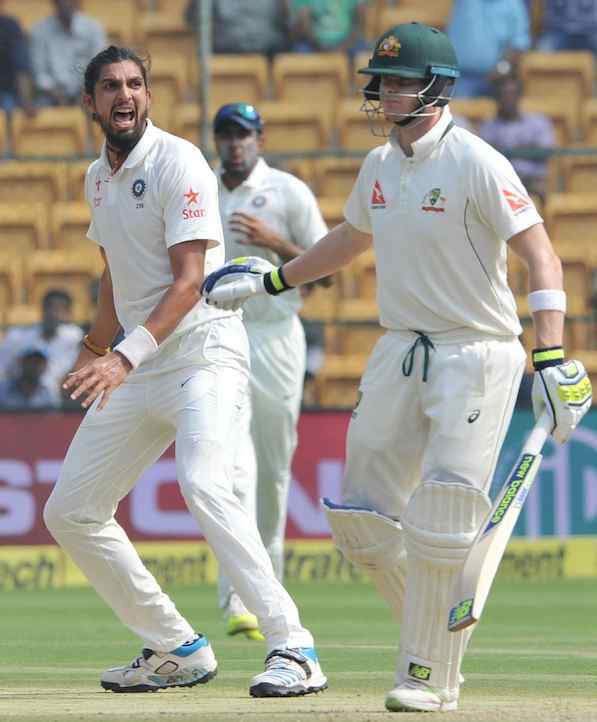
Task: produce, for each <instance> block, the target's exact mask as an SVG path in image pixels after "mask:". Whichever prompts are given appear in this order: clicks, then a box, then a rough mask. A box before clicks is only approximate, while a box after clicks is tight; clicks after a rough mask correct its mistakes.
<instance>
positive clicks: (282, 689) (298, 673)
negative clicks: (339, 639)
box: [249, 647, 328, 697]
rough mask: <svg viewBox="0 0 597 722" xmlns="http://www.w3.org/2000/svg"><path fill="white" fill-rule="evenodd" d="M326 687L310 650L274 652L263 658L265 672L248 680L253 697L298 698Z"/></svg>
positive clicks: (317, 663) (279, 650) (303, 648)
mask: <svg viewBox="0 0 597 722" xmlns="http://www.w3.org/2000/svg"><path fill="white" fill-rule="evenodd" d="M327 686H328V681H327V679H326V678H325V676H324V674H323V672H322V671H321V667H320V666H319V662H318V660H317V654H315V650H314V649H313V647H299V648H298V649H274V650H273V652H270V653H269V654H268V655H267V657H266V658H265V672H262V673H261V674H258V675H257V676H256V677H253V679H252V680H251V686H250V687H249V692H250V694H251V696H252V697H300V696H301V695H304V694H313V693H315V692H321V691H323V690H324V689H326V688H327Z"/></svg>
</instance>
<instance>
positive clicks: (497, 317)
mask: <svg viewBox="0 0 597 722" xmlns="http://www.w3.org/2000/svg"><path fill="white" fill-rule="evenodd" d="M413 151H414V153H413V156H412V157H411V158H408V157H407V156H406V155H405V154H404V152H403V151H402V149H401V148H400V146H399V145H398V142H397V140H396V139H395V138H394V137H390V139H389V141H388V142H387V143H386V144H385V145H383V146H380V147H378V148H375V149H374V150H372V151H371V152H370V153H369V155H368V156H367V158H366V159H365V161H364V163H363V165H362V167H361V170H360V172H359V176H358V178H357V180H356V182H355V185H354V187H353V190H352V192H351V195H350V197H349V199H348V201H347V203H346V207H345V209H344V212H345V216H346V220H347V221H348V222H349V223H350V224H351V225H353V226H354V227H355V228H357V229H358V230H360V231H363V232H365V233H371V234H372V235H373V244H374V248H375V254H376V266H377V267H376V271H377V301H378V305H379V310H380V322H381V325H382V326H384V327H386V328H389V329H394V330H405V329H411V330H418V331H423V332H427V333H440V334H441V333H446V334H447V335H449V336H450V337H451V338H454V337H455V336H457V335H458V333H459V332H460V331H461V330H462V331H463V332H465V333H464V334H463V335H466V331H468V332H469V333H470V330H471V329H472V330H473V331H479V332H482V333H488V334H492V335H498V336H511V335H519V334H520V333H521V327H520V322H519V320H518V316H517V313H516V303H515V301H514V297H513V295H512V292H511V291H510V289H509V287H508V284H507V268H506V254H507V241H508V240H509V239H510V238H512V236H514V235H515V234H517V233H520V232H521V231H523V230H525V229H527V228H529V227H530V226H533V225H535V224H537V223H542V222H543V221H542V218H541V216H540V215H539V214H538V213H537V210H536V208H535V206H534V204H533V202H532V201H531V199H530V198H529V197H528V195H527V192H526V190H525V188H524V186H523V184H522V183H521V181H520V179H519V178H518V176H517V175H516V172H515V171H514V169H513V168H512V166H511V164H510V163H509V161H508V160H507V159H506V158H505V157H504V156H502V155H501V154H500V153H498V152H497V151H496V150H495V149H494V148H492V147H491V146H490V145H488V144H487V143H485V142H484V141H483V140H481V139H480V138H478V137H477V136H475V135H473V134H472V133H469V132H468V131H467V130H464V129H463V128H459V127H457V126H454V125H453V124H452V116H451V114H450V111H449V109H448V108H447V107H446V108H444V110H443V113H442V116H441V118H440V120H439V121H438V123H437V124H436V125H435V126H434V127H433V128H432V129H431V130H430V131H429V132H428V133H426V134H425V135H424V136H423V137H422V138H420V139H419V140H418V141H416V142H415V143H414V144H413Z"/></svg>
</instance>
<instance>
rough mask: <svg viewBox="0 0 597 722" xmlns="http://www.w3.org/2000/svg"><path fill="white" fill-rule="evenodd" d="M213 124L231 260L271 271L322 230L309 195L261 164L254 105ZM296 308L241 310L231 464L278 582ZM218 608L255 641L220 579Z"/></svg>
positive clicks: (289, 296)
mask: <svg viewBox="0 0 597 722" xmlns="http://www.w3.org/2000/svg"><path fill="white" fill-rule="evenodd" d="M213 125H214V135H215V144H216V150H217V152H218V156H219V158H220V162H221V166H220V169H219V171H218V173H217V176H218V181H219V198H220V214H221V217H222V224H223V227H224V238H225V241H226V244H225V245H226V257H227V259H231V258H235V257H237V256H241V255H242V256H251V257H254V258H264V259H266V260H267V261H269V262H270V263H273V264H274V265H276V266H277V265H279V264H280V263H283V262H286V261H289V260H291V259H292V258H295V257H296V256H299V255H300V254H301V253H303V252H304V251H305V249H307V248H310V247H311V246H312V245H313V244H314V243H315V242H316V241H318V240H319V239H320V238H321V237H322V236H324V235H325V234H326V233H327V227H326V225H325V222H324V220H323V218H322V217H321V212H320V210H319V206H318V205H317V201H316V200H315V196H314V195H313V193H312V192H311V190H310V189H309V188H308V187H307V186H306V185H305V184H304V183H303V182H302V181H301V180H299V179H298V178H296V177H295V176H293V175H291V174H290V173H285V172H283V171H280V170H276V169H275V168H270V167H269V166H268V165H267V163H266V162H265V160H264V159H263V158H262V157H261V152H262V149H263V123H262V120H261V117H260V115H259V113H258V111H257V110H256V109H255V108H254V107H253V106H252V105H248V104H246V103H231V104H228V105H224V106H223V107H221V108H220V109H219V110H218V112H217V113H216V115H215V118H214V124H213ZM301 305H302V302H301V297H300V294H299V292H298V291H297V290H294V291H291V292H289V293H286V294H284V295H283V296H277V297H273V296H261V297H259V298H252V299H249V300H248V301H247V303H246V304H244V306H243V321H244V324H245V328H246V330H247V334H248V336H249V348H250V352H251V376H250V388H251V411H252V419H251V423H250V430H249V428H246V429H245V430H244V433H243V436H242V440H241V444H240V447H239V452H238V458H237V460H236V463H235V493H237V494H238V496H239V498H240V499H241V500H242V501H243V504H244V505H245V507H246V508H247V511H248V512H249V513H252V514H254V513H255V499H256V504H257V507H256V508H257V526H258V528H259V531H260V533H261V538H262V539H263V543H264V544H265V548H266V549H267V551H268V554H269V556H270V558H271V560H272V564H273V566H274V571H275V573H276V576H277V577H278V579H279V580H280V581H281V580H282V578H283V575H284V533H285V530H286V511H287V505H288V491H289V488H290V478H291V474H290V465H291V462H292V456H293V454H294V450H295V448H296V443H297V434H296V425H297V421H298V415H299V411H300V406H301V399H302V393H303V380H304V375H305V363H306V345H305V334H304V331H303V327H302V324H301V322H300V320H299V318H298V311H299V309H300V307H301ZM246 420H247V421H249V419H248V417H247V419H246ZM255 462H256V465H255ZM220 606H221V608H222V609H223V610H224V613H225V615H226V617H227V619H228V633H229V634H237V633H239V632H244V633H245V634H246V635H247V636H248V637H249V638H255V639H256V638H259V637H260V636H261V635H260V633H259V631H258V628H257V620H256V618H255V616H254V615H253V614H250V613H249V611H248V610H247V608H246V607H245V605H244V604H243V603H242V601H241V600H240V598H239V596H238V594H237V593H236V592H235V591H234V589H233V587H232V586H231V584H230V581H229V579H228V578H227V577H226V576H224V575H222V576H221V578H220Z"/></svg>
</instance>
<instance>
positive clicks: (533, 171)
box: [479, 113, 556, 178]
mask: <svg viewBox="0 0 597 722" xmlns="http://www.w3.org/2000/svg"><path fill="white" fill-rule="evenodd" d="M479 136H480V137H481V138H483V140H484V141H486V142H487V143H489V144H490V145H492V146H493V147H494V148H497V149H498V150H508V151H511V150H513V149H515V148H553V147H554V146H555V145H556V138H555V132H554V128H553V124H552V122H551V120H550V119H549V118H548V117H547V116H545V115H541V114H539V113H521V114H520V116H519V117H518V118H516V119H514V120H504V119H503V118H500V117H498V116H496V117H495V118H493V119H492V120H487V121H485V123H482V124H481V125H480V126H479ZM510 162H511V163H512V165H513V167H514V170H515V171H516V172H517V173H518V175H519V176H522V177H523V178H524V177H532V178H540V177H542V176H544V175H545V173H546V166H547V164H546V162H545V161H539V160H531V159H529V158H515V157H514V156H513V155H510Z"/></svg>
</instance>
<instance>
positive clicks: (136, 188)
mask: <svg viewBox="0 0 597 722" xmlns="http://www.w3.org/2000/svg"><path fill="white" fill-rule="evenodd" d="M145 188H146V185H145V181H144V180H143V178H137V180H136V181H135V182H134V183H133V187H132V188H131V193H132V194H133V196H134V197H135V198H136V199H137V200H138V201H140V200H141V198H143V196H144V195H145Z"/></svg>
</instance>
